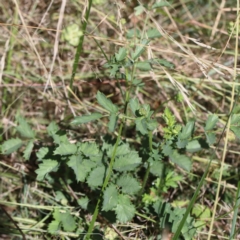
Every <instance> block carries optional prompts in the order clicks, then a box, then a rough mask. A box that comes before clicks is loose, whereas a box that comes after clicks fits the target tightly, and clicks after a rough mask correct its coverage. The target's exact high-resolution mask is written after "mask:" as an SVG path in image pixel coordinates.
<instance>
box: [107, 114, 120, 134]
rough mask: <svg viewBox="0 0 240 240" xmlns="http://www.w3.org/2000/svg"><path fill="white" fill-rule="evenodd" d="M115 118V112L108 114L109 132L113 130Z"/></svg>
mask: <svg viewBox="0 0 240 240" xmlns="http://www.w3.org/2000/svg"><path fill="white" fill-rule="evenodd" d="M117 119H118V116H117V114H116V113H112V114H111V115H110V116H109V122H108V130H109V132H113V131H114V130H115V127H116V123H117Z"/></svg>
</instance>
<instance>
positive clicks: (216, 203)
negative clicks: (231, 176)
mask: <svg viewBox="0 0 240 240" xmlns="http://www.w3.org/2000/svg"><path fill="white" fill-rule="evenodd" d="M237 9H239V1H237ZM238 35H239V10H238V11H237V19H236V41H235V58H234V69H233V70H234V71H233V80H234V82H235V83H236V82H237V78H236V76H237V63H238ZM235 87H236V85H235V84H233V85H232V93H231V102H230V114H229V119H228V122H227V128H226V138H225V142H224V148H223V154H222V160H221V168H220V174H219V179H218V187H217V191H216V196H215V201H214V206H213V213H212V219H211V223H210V227H209V232H208V238H207V240H210V239H211V234H212V231H213V225H214V220H215V215H216V211H217V205H218V201H219V194H220V188H221V181H222V176H223V170H224V161H225V158H226V154H227V150H228V149H227V147H228V139H229V138H228V136H229V133H230V123H231V114H232V111H233V109H234V106H235V104H236V102H237V100H238V98H239V92H238V95H237V97H236V96H235ZM235 97H236V99H235Z"/></svg>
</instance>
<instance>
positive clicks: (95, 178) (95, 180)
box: [87, 166, 105, 188]
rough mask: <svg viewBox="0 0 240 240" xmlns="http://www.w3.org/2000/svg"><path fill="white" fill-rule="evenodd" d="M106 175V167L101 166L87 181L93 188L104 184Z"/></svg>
mask: <svg viewBox="0 0 240 240" xmlns="http://www.w3.org/2000/svg"><path fill="white" fill-rule="evenodd" d="M104 176H105V167H104V166H99V167H97V168H95V169H94V170H93V171H92V172H91V173H90V174H89V176H88V179H87V183H88V185H89V186H90V187H92V188H96V187H99V186H102V184H103V178H104Z"/></svg>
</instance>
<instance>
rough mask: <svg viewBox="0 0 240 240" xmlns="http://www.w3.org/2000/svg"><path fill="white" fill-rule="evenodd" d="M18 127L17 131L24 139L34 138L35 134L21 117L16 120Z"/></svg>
mask: <svg viewBox="0 0 240 240" xmlns="http://www.w3.org/2000/svg"><path fill="white" fill-rule="evenodd" d="M18 123H19V125H18V126H17V127H16V129H17V131H18V132H19V133H20V134H21V136H22V137H25V138H35V132H34V131H33V130H32V128H31V127H30V125H29V124H28V123H27V121H26V120H25V119H24V118H23V117H19V118H18Z"/></svg>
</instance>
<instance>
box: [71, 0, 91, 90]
mask: <svg viewBox="0 0 240 240" xmlns="http://www.w3.org/2000/svg"><path fill="white" fill-rule="evenodd" d="M91 6H92V0H88V8H87V11H86V14H85V19H84V21H83V25H82V32H83V34H82V35H81V37H80V38H79V43H78V47H77V51H76V54H75V58H74V62H73V70H72V76H71V79H70V88H71V89H72V87H73V81H74V77H75V74H76V71H77V66H78V61H79V58H80V55H81V53H82V50H83V41H84V36H85V32H86V29H87V24H88V18H89V14H90V10H91Z"/></svg>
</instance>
